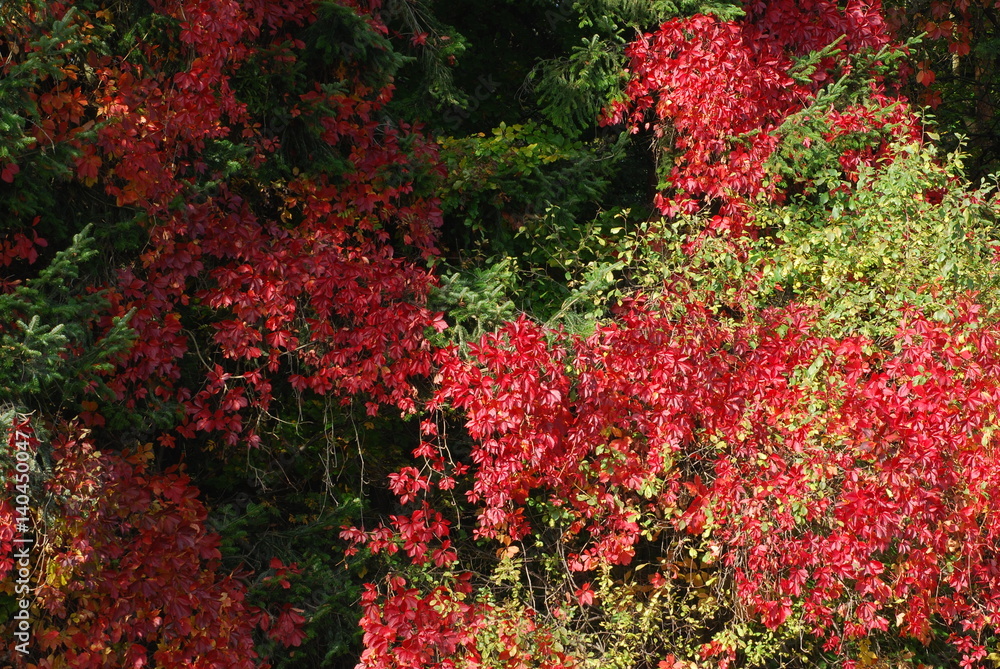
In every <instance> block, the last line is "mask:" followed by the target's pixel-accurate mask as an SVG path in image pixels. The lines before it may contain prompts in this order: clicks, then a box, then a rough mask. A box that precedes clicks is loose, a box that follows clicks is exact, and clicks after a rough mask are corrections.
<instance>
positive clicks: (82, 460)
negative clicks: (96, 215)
mask: <svg viewBox="0 0 1000 669" xmlns="http://www.w3.org/2000/svg"><path fill="white" fill-rule="evenodd" d="M343 4H344V5H345V6H348V7H351V8H352V9H353V10H354V11H356V12H357V13H358V15H359V17H360V18H361V19H362V20H363V22H365V23H366V24H367V25H368V26H370V27H371V29H372V30H374V31H376V32H378V33H381V34H384V33H385V32H386V28H385V26H384V25H383V24H382V23H381V21H380V19H379V18H378V15H377V10H378V7H379V4H380V3H378V2H377V1H373V2H371V3H354V2H344V3H343ZM151 6H152V9H153V11H154V13H155V14H156V15H157V20H158V23H157V25H158V26H161V27H163V30H164V34H163V35H162V38H163V39H148V40H142V41H140V42H138V43H137V44H136V45H135V49H134V50H133V51H130V52H129V53H125V54H112V53H108V50H107V49H106V48H105V47H103V46H101V45H100V44H99V36H100V34H101V30H102V28H103V26H101V21H102V20H105V21H107V22H110V21H111V20H112V16H111V14H110V12H109V11H98V12H96V14H95V16H87V15H86V14H84V12H82V11H80V10H79V9H77V8H75V7H72V6H71V5H67V4H65V3H59V2H53V3H43V4H41V5H39V4H38V3H25V6H24V8H23V9H24V18H25V20H24V21H21V22H15V23H12V24H11V25H8V26H3V27H0V36H2V38H3V40H4V46H5V53H8V54H13V55H11V57H9V58H6V59H5V60H4V62H3V64H2V67H3V68H4V69H5V71H8V72H10V71H13V69H12V68H15V67H16V66H17V64H18V63H19V62H20V60H23V59H27V58H29V57H31V55H32V54H33V53H34V52H35V50H37V49H39V48H42V47H40V46H39V45H40V44H45V43H46V42H45V41H44V40H40V39H39V34H43V36H44V37H47V36H48V35H47V34H44V33H46V31H51V30H55V29H56V28H54V27H53V26H57V27H59V29H60V30H68V31H70V33H71V35H72V37H73V38H74V39H75V40H76V41H75V42H73V43H72V44H71V45H70V46H67V50H66V52H65V53H67V54H72V57H69V56H67V57H66V58H62V59H53V60H52V61H51V63H49V64H51V65H52V68H51V70H50V71H47V72H44V73H40V74H39V73H36V74H37V75H38V76H37V79H35V80H34V82H33V87H32V88H30V89H28V90H27V91H26V95H27V96H28V98H29V99H30V102H31V103H32V105H34V107H35V109H37V111H38V115H39V118H40V119H42V120H43V122H40V123H38V124H36V125H33V126H31V130H30V132H33V133H34V144H33V145H30V144H29V150H33V149H35V148H38V147H42V146H44V147H46V149H52V150H54V147H62V148H64V149H66V150H68V153H69V155H71V156H72V158H71V165H70V168H71V172H70V174H69V175H67V177H66V178H68V179H71V180H75V181H76V182H77V183H78V184H80V185H82V186H84V187H92V188H94V189H97V190H98V191H99V192H100V193H103V195H104V196H107V197H106V198H103V200H102V196H100V195H98V196H97V199H98V200H102V201H104V202H106V203H108V204H109V206H110V203H112V202H113V204H114V206H116V207H118V208H121V209H123V210H124V211H125V215H127V216H128V215H131V216H137V217H138V219H139V220H141V221H142V222H143V224H144V226H145V229H146V231H147V232H148V235H149V241H148V244H147V246H146V248H145V250H144V252H143V253H142V255H141V258H139V260H138V262H136V263H135V264H134V265H133V266H127V267H124V268H121V269H119V271H118V273H117V277H116V279H115V280H112V281H110V282H109V284H108V285H106V286H97V287H96V288H97V289H102V290H103V291H104V294H105V295H106V296H107V298H108V300H109V302H110V306H111V308H110V310H109V311H108V312H107V313H105V314H102V315H101V317H102V321H101V327H110V326H111V323H112V318H113V317H116V316H123V315H125V314H127V313H130V312H131V313H132V314H133V315H132V318H131V321H130V326H131V327H132V328H133V329H134V331H135V334H136V338H135V344H134V346H133V347H132V349H131V351H129V353H128V354H127V355H126V356H125V357H124V358H123V359H121V360H119V361H118V367H117V369H116V370H115V371H114V372H113V373H111V374H108V376H107V383H108V386H109V387H110V389H111V390H112V391H113V392H114V393H115V394H116V396H117V400H118V401H119V402H122V403H124V405H125V407H126V408H127V409H134V410H136V411H138V412H143V411H150V410H158V409H162V408H163V407H168V408H169V407H179V408H180V410H181V411H182V413H183V418H182V422H181V425H180V427H179V434H180V435H181V436H187V437H191V436H194V435H195V433H197V432H210V433H216V434H218V435H221V436H222V437H223V438H224V439H225V441H227V442H228V443H230V444H235V443H237V442H238V441H240V440H244V441H245V442H246V443H249V444H250V445H254V444H256V443H257V437H256V435H255V434H254V433H253V430H252V429H250V428H248V422H247V421H246V420H245V417H246V415H247V413H248V412H249V411H266V410H267V409H268V408H269V406H270V403H271V401H272V398H273V395H274V393H275V386H276V385H277V386H279V389H280V391H281V392H284V393H288V392H290V391H294V392H299V393H301V392H305V391H310V392H314V393H318V394H333V395H336V396H338V397H341V398H343V399H344V400H345V401H349V400H351V399H352V398H355V397H361V398H362V399H365V400H367V401H368V409H369V411H370V412H372V413H374V412H375V411H376V410H377V408H378V406H379V405H383V404H389V405H392V406H395V407H397V408H399V409H401V410H403V411H406V412H410V411H413V410H414V408H415V404H414V397H415V394H416V391H415V389H414V387H413V380H414V379H415V378H417V377H421V376H426V375H427V374H429V372H430V370H431V362H432V351H431V347H430V345H429V344H428V342H427V341H426V339H425V336H424V335H425V332H426V331H427V330H428V329H429V328H431V329H433V328H436V329H439V330H440V329H443V328H444V322H443V320H442V319H441V317H440V315H437V314H434V313H431V312H430V311H428V310H427V309H426V307H425V306H424V305H425V301H426V297H427V293H428V290H429V289H430V287H431V286H432V285H433V283H434V278H433V275H432V274H431V272H430V270H429V269H428V268H427V266H426V265H427V260H429V259H430V258H432V257H433V256H434V255H436V253H437V250H436V248H435V245H434V244H435V235H436V228H437V226H438V225H439V223H440V211H439V209H438V203H437V201H436V200H435V199H433V198H430V197H425V196H424V195H422V194H421V193H419V192H416V191H415V187H414V180H415V179H417V178H418V177H420V176H423V177H424V178H426V177H428V176H431V177H433V175H435V174H437V173H438V172H439V170H440V168H439V167H438V164H437V160H436V152H435V148H434V146H433V144H432V143H430V142H429V141H427V140H425V139H424V138H423V137H422V136H421V134H420V132H419V129H416V128H413V127H410V126H408V125H405V124H401V123H400V124H393V123H390V122H387V119H386V118H385V114H384V113H383V107H384V105H385V103H386V102H387V101H388V100H389V98H390V97H391V93H392V89H391V87H386V88H384V89H379V90H372V89H371V88H369V87H368V86H366V85H365V84H364V83H363V82H362V81H361V80H360V78H357V77H356V76H355V74H354V73H352V72H350V71H349V70H348V69H345V68H344V67H343V64H342V65H341V68H340V70H338V71H336V72H334V71H331V72H324V73H318V72H317V73H315V74H316V75H317V78H318V79H319V80H330V81H338V82H340V83H339V84H338V85H323V84H317V85H316V86H315V87H314V88H313V89H312V90H308V91H306V92H304V93H301V94H299V95H296V96H294V99H287V100H285V101H284V102H285V104H286V108H287V112H288V114H289V116H290V118H293V119H295V120H296V123H300V124H301V127H302V128H303V134H305V135H308V136H309V137H310V140H309V141H312V142H314V145H313V146H312V148H311V149H308V150H307V154H304V155H301V156H299V157H298V158H299V159H300V160H301V161H302V164H303V167H302V168H301V171H300V169H299V168H295V169H294V171H293V175H294V176H293V177H289V178H288V179H276V180H274V181H269V182H260V181H258V180H255V177H256V176H257V174H256V172H255V170H257V169H259V168H261V167H262V166H264V165H265V163H266V162H267V161H268V160H269V159H270V158H272V157H274V156H276V155H277V154H279V152H281V151H282V146H281V138H280V137H279V136H278V135H277V134H275V132H274V131H273V130H272V129H269V128H267V127H264V125H263V124H262V122H261V119H258V118H255V117H254V115H253V114H252V113H251V112H250V111H249V109H248V106H247V105H246V104H245V103H244V102H243V101H241V100H239V99H238V98H237V94H236V87H237V84H236V81H237V77H238V76H242V75H241V68H243V67H245V66H247V64H248V63H251V66H250V67H251V73H250V76H261V68H264V69H269V71H270V72H269V73H270V75H271V76H276V77H278V76H282V75H287V76H289V78H290V79H291V78H293V75H294V72H295V71H296V68H300V67H301V66H302V65H301V63H299V62H298V61H299V60H300V59H301V58H303V57H304V56H303V54H304V53H305V51H304V50H305V45H304V44H303V43H302V42H301V41H299V40H297V39H296V38H294V37H293V35H292V34H291V33H292V31H294V30H296V29H298V28H301V27H303V26H306V25H308V24H310V23H312V22H313V21H315V20H316V18H317V17H316V16H315V15H314V13H313V12H314V3H313V2H311V1H305V0H296V1H293V2H286V1H284V0H283V1H281V2H272V1H270V0H253V1H251V2H235V1H234V0H162V1H161V0H155V1H153V2H151ZM330 69H331V70H333V69H335V68H334V66H333V65H331V66H330ZM360 69H361V68H359V70H360ZM244 74H245V73H244ZM213 143H216V144H217V143H226V144H227V145H238V146H241V147H242V148H243V149H244V150H245V156H244V158H243V160H244V161H245V164H243V165H241V166H240V169H239V170H238V171H237V176H235V177H232V176H229V175H228V174H226V173H224V172H223V171H221V169H222V168H220V167H219V166H218V165H213V164H212V163H211V161H210V159H209V158H207V157H206V156H208V155H209V154H210V153H211V152H210V151H207V149H210V148H211V147H212V146H213ZM313 153H316V154H334V155H338V156H341V157H342V161H341V162H340V163H339V166H338V167H336V168H335V169H334V168H328V169H326V170H325V171H323V169H313V167H312V166H313V165H314V164H315V160H314V159H315V158H316V156H314V155H312V154H313ZM283 155H294V154H283ZM31 159H32V158H31V155H30V151H26V152H25V156H23V157H20V158H19V157H17V156H15V157H14V160H13V161H11V162H9V163H7V164H5V165H3V166H2V168H3V172H2V178H3V181H5V182H8V183H12V182H13V183H15V185H17V184H16V179H18V178H20V177H19V176H18V174H19V172H20V167H19V166H18V164H17V162H16V161H17V160H31ZM282 160H284V158H282ZM279 162H280V161H279ZM21 176H22V177H23V173H22V174H21ZM109 200H110V202H109ZM15 213H17V212H15ZM44 245H45V240H44V239H41V238H39V237H38V235H35V236H34V238H32V232H31V231H25V232H22V233H18V234H15V235H14V236H13V238H12V239H11V240H10V241H4V242H3V247H2V249H0V253H2V254H3V255H2V258H3V260H2V262H3V263H4V265H7V264H9V263H11V262H14V261H20V260H27V261H29V262H32V261H34V260H35V258H36V257H37V253H38V250H37V249H38V247H41V246H44ZM206 331H207V332H208V335H207V336H206V334H205V332H206ZM199 338H200V339H201V342H202V346H204V342H205V339H208V340H209V346H212V347H214V350H212V351H210V352H209V351H206V350H204V348H202V349H201V350H196V349H195V346H194V344H193V342H196V341H198V339H199ZM197 354H208V357H209V358H210V359H211V360H212V364H209V363H206V366H205V369H204V370H203V373H202V374H198V373H195V374H191V373H190V369H188V370H186V371H185V370H184V369H182V360H183V359H191V357H195V358H196V357H197ZM103 401H106V400H105V399H104V398H99V397H96V396H95V397H93V398H92V400H91V399H87V400H85V401H83V402H82V406H83V409H84V412H83V413H82V414H81V418H82V419H83V420H84V421H85V422H86V423H87V424H88V425H90V426H92V427H100V426H103V425H104V424H105V418H104V417H103V416H102V414H101V406H100V404H101V402H103ZM50 418H51V417H50ZM48 427H49V429H50V430H52V431H53V432H54V433H56V434H58V437H57V438H56V441H55V443H54V444H53V464H54V468H55V469H54V473H53V474H52V476H51V478H50V479H49V480H48V481H47V482H46V484H45V485H46V486H47V487H46V494H47V495H48V496H49V497H50V498H51V499H54V500H57V501H58V503H57V504H56V506H55V507H53V508H52V509H51V513H52V516H51V518H49V517H46V518H39V519H38V520H39V523H40V524H41V525H40V526H44V527H45V528H46V531H47V532H49V536H48V538H47V542H46V544H45V547H44V551H43V552H44V556H45V557H44V559H45V561H46V564H47V565H48V570H47V571H43V572H42V575H41V576H40V577H39V578H38V583H37V588H36V593H37V601H36V605H37V607H38V609H37V610H38V611H39V612H41V613H43V619H42V620H40V621H39V624H38V626H37V627H36V631H35V637H36V641H37V644H36V646H37V648H36V650H37V651H38V652H40V655H39V657H40V660H39V663H38V665H37V666H39V667H44V666H50V665H51V664H52V663H55V662H56V660H55V659H53V658H56V657H58V658H59V660H60V661H62V662H64V664H61V665H59V666H73V667H126V666H128V667H133V666H135V667H138V666H147V665H150V664H155V665H156V666H164V667H180V666H183V667H202V666H204V667H208V666H212V667H222V666H225V667H230V666H232V667H236V666H240V667H249V666H255V665H256V664H257V663H258V659H257V658H256V655H255V653H254V650H253V644H252V638H251V635H252V633H253V631H254V629H255V628H256V627H258V626H261V627H264V628H265V629H269V634H270V636H271V638H273V639H276V640H278V641H280V642H282V643H286V644H290V645H297V644H298V643H299V642H300V641H301V640H302V631H301V627H302V624H303V623H304V622H305V621H304V618H303V617H302V616H301V615H300V611H298V610H296V609H292V608H290V607H286V609H285V610H283V611H281V612H280V614H279V615H278V616H277V617H276V620H275V622H274V624H273V626H271V625H270V618H269V617H268V616H267V615H266V614H265V613H263V612H261V611H257V610H255V609H253V608H252V607H250V606H248V605H247V604H246V603H245V602H244V593H245V584H244V583H243V580H242V575H240V574H232V575H221V574H219V570H220V564H221V563H220V559H219V558H220V555H219V551H218V547H217V543H218V539H217V537H215V535H213V534H211V533H209V532H208V530H207V528H206V526H205V515H206V510H205V508H204V506H203V505H202V504H201V503H200V502H199V501H198V500H197V491H196V489H195V488H193V487H192V486H191V485H190V482H189V481H188V479H187V477H186V476H184V475H183V474H181V473H180V472H179V471H176V470H168V471H166V472H163V473H155V472H154V471H152V468H147V460H146V458H144V457H139V456H130V457H125V456H121V455H115V454H113V453H109V452H99V451H97V450H95V448H94V444H93V442H92V441H91V439H90V438H89V437H87V436H86V435H85V433H84V432H82V431H81V430H80V429H78V428H76V427H73V426H67V425H66V424H64V423H63V422H61V421H60V420H58V419H55V418H52V422H51V423H50V424H49V425H48ZM160 439H161V442H162V443H164V444H166V445H170V444H172V443H173V442H174V437H173V436H172V435H169V434H165V435H161V437H160ZM8 511H9V509H8V508H7V506H6V504H4V506H3V507H0V513H3V514H4V515H3V522H2V525H0V551H2V553H0V555H2V558H0V559H2V560H3V561H2V562H0V568H2V569H3V570H4V571H6V570H7V569H9V567H10V565H9V555H10V548H11V544H10V539H11V536H10V535H11V532H12V530H11V527H12V520H11V519H9V518H8V516H9V515H10V514H9V513H8ZM40 550H41V549H40ZM46 621H56V622H57V624H56V625H53V626H52V627H51V628H49V627H46V624H47V623H46Z"/></svg>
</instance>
